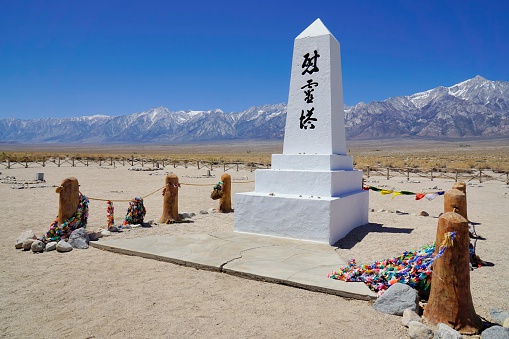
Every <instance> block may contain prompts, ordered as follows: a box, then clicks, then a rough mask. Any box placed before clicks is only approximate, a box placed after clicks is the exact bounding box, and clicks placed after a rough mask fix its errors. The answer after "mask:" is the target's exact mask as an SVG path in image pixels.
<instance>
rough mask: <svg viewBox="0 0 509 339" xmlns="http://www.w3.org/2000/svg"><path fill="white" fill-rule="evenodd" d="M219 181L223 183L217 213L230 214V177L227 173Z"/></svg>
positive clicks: (231, 210)
mask: <svg viewBox="0 0 509 339" xmlns="http://www.w3.org/2000/svg"><path fill="white" fill-rule="evenodd" d="M221 181H222V182H223V195H221V199H220V200H219V212H221V213H230V212H233V209H232V177H231V176H230V175H229V174H228V173H225V174H223V175H222V176H221Z"/></svg>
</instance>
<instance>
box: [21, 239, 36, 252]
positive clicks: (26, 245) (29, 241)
mask: <svg viewBox="0 0 509 339" xmlns="http://www.w3.org/2000/svg"><path fill="white" fill-rule="evenodd" d="M35 240H36V239H26V240H25V241H23V250H24V251H29V250H30V249H31V248H32V244H33V242H34V241H35Z"/></svg>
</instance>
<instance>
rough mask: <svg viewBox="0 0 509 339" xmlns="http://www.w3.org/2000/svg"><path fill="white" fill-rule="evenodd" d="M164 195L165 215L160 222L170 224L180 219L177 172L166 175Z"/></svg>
mask: <svg viewBox="0 0 509 339" xmlns="http://www.w3.org/2000/svg"><path fill="white" fill-rule="evenodd" d="M163 197H164V198H163V215H162V216H161V218H160V219H159V222H161V223H165V224H169V223H172V222H174V221H179V220H180V218H179V208H178V206H179V178H178V177H177V176H176V175H175V174H168V175H167V176H166V185H165V186H164V191H163Z"/></svg>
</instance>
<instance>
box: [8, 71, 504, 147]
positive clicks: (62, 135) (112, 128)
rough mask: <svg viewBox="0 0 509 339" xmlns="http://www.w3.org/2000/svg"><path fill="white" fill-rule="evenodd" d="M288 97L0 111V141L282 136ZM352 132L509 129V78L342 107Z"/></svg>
mask: <svg viewBox="0 0 509 339" xmlns="http://www.w3.org/2000/svg"><path fill="white" fill-rule="evenodd" d="M285 120H286V104H276V105H264V106H258V107H251V108H249V109H248V110H245V111H243V112H238V113H225V112H223V111H221V110H219V109H216V110H209V111H170V110H168V109H167V108H165V107H157V108H153V109H150V110H148V111H145V112H140V113H134V114H129V115H122V116H114V117H110V116H104V115H94V116H84V117H75V118H61V119H53V118H44V119H33V120H20V119H13V118H8V119H1V120H0V142H19V143H95V144H96V143H132V144H135V143H156V144H163V143H188V142H197V141H212V140H233V139H243V140H249V139H282V138H283V135H284V126H285ZM345 126H346V132H347V138H349V139H381V138H385V139H387V138H401V137H417V138H418V137H423V138H441V139H447V138H462V137H509V82H505V81H490V80H487V79H485V78H483V77H481V76H476V77H475V78H473V79H469V80H466V81H464V82H461V83H459V84H457V85H454V86H451V87H437V88H434V89H431V90H428V91H425V92H421V93H416V94H413V95H410V96H399V97H392V98H389V99H386V100H383V101H373V102H370V103H368V104H365V103H362V102H361V103H359V104H357V105H355V106H350V107H349V106H346V107H345Z"/></svg>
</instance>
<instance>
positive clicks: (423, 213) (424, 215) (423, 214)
mask: <svg viewBox="0 0 509 339" xmlns="http://www.w3.org/2000/svg"><path fill="white" fill-rule="evenodd" d="M419 215H420V216H421V217H429V213H428V212H426V211H421V213H419Z"/></svg>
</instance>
